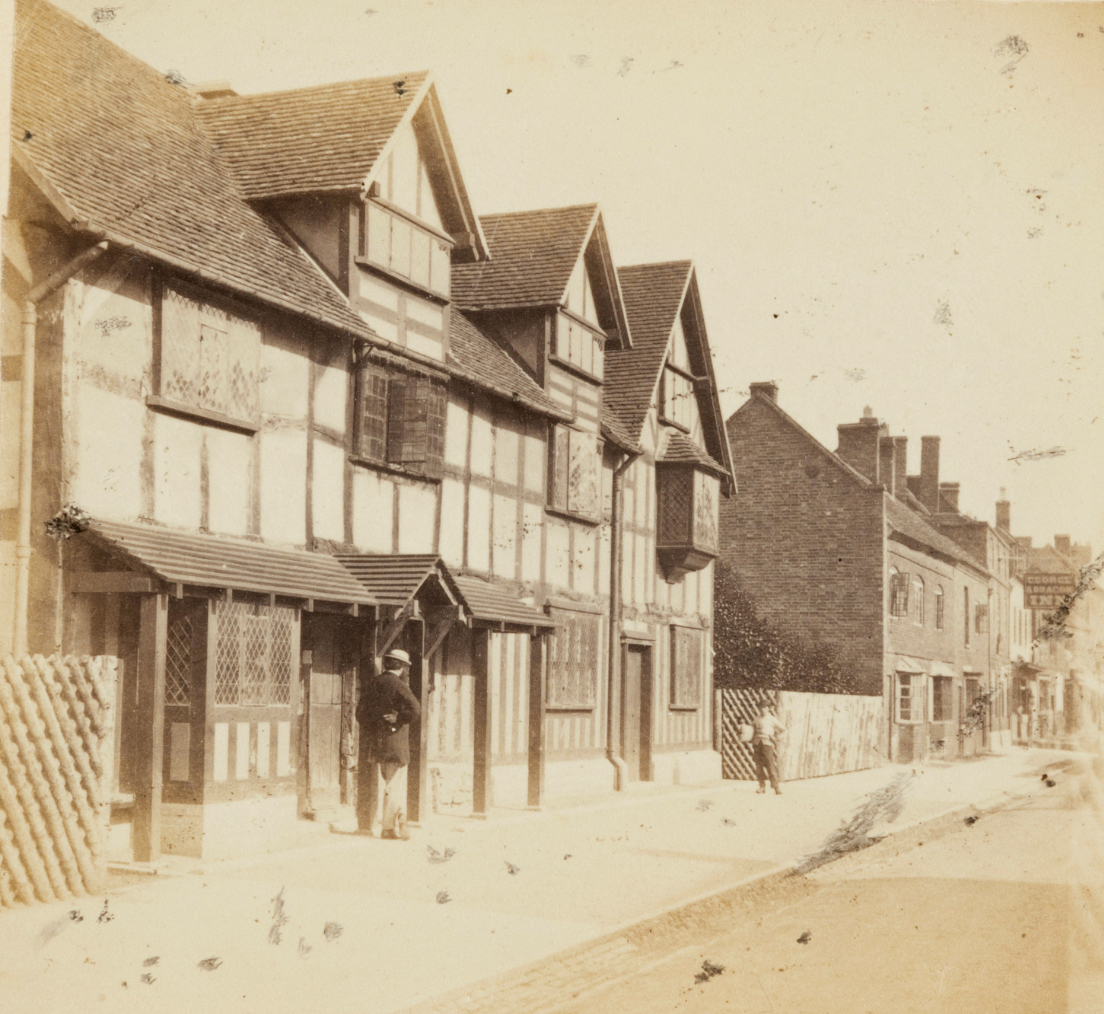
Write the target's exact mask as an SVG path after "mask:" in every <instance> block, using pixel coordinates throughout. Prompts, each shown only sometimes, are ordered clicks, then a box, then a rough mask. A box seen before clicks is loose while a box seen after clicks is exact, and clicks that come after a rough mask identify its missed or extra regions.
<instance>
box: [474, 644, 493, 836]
mask: <svg viewBox="0 0 1104 1014" xmlns="http://www.w3.org/2000/svg"><path fill="white" fill-rule="evenodd" d="M489 637H490V634H489V633H488V632H487V631H486V630H473V631H472V679H473V683H474V685H473V688H472V697H473V701H472V708H473V711H474V712H475V714H474V716H473V717H474V720H475V735H474V740H475V742H474V747H475V751H474V752H475V763H474V768H473V770H472V815H473V816H476V817H485V816H486V815H487V807H488V806H490V804H491V800H492V798H493V791H492V787H491V680H490V675H491V674H490V667H489V665H488V657H487V656H488V648H489V645H488V643H487V642H488V638H489Z"/></svg>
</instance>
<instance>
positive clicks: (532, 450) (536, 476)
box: [525, 433, 548, 493]
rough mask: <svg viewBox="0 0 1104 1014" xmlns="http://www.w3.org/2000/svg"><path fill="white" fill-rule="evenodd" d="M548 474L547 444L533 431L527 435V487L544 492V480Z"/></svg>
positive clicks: (535, 491) (536, 491)
mask: <svg viewBox="0 0 1104 1014" xmlns="http://www.w3.org/2000/svg"><path fill="white" fill-rule="evenodd" d="M547 474H548V449H547V444H546V442H545V441H544V440H542V439H541V438H540V437H539V436H534V435H533V434H532V433H527V434H526V435H525V488H526V489H531V490H532V491H533V492H534V493H543V492H544V481H545V477H546V476H547Z"/></svg>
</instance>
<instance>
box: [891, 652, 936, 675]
mask: <svg viewBox="0 0 1104 1014" xmlns="http://www.w3.org/2000/svg"><path fill="white" fill-rule="evenodd" d="M893 670H894V672H911V673H926V672H927V671H928V670H927V668H926V665H923V664H921V660H920V659H916V658H912V657H911V656H909V655H895V656H894V664H893Z"/></svg>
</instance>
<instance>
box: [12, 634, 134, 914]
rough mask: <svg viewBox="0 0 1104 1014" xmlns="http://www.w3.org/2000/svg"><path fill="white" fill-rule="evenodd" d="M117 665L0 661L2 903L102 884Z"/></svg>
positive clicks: (76, 892) (110, 661) (102, 660)
mask: <svg viewBox="0 0 1104 1014" xmlns="http://www.w3.org/2000/svg"><path fill="white" fill-rule="evenodd" d="M117 673H118V661H117V660H116V659H115V658H113V657H111V656H107V655H105V656H100V657H98V658H89V657H87V656H85V657H83V658H75V657H73V656H69V655H67V656H65V657H58V656H56V655H51V656H50V657H49V658H44V657H43V656H41V655H35V656H34V657H33V658H32V657H31V656H24V657H23V658H22V659H20V660H19V661H18V662H17V661H16V660H15V659H13V658H12V657H10V656H9V657H8V658H6V659H5V660H4V661H3V663H2V664H0V908H6V907H11V906H13V905H18V904H33V903H35V902H46V901H54V900H57V899H67V898H71V897H79V896H81V895H84V894H90V893H99V892H101V891H102V890H103V887H104V882H105V879H106V873H107V837H108V832H109V827H110V823H111V786H112V783H113V780H114V759H115V751H114V745H115V688H116V677H117Z"/></svg>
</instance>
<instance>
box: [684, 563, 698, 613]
mask: <svg viewBox="0 0 1104 1014" xmlns="http://www.w3.org/2000/svg"><path fill="white" fill-rule="evenodd" d="M682 595H683V599H682V608H683V610H684V612H685V615H687V616H692V615H693V614H694V613H696V612H697V611H698V571H691V572H690V573H689V574H687V575H686V577H684V578H683V579H682Z"/></svg>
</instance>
